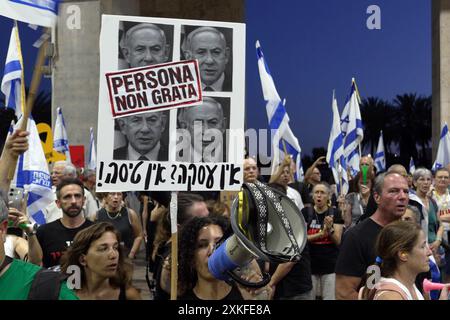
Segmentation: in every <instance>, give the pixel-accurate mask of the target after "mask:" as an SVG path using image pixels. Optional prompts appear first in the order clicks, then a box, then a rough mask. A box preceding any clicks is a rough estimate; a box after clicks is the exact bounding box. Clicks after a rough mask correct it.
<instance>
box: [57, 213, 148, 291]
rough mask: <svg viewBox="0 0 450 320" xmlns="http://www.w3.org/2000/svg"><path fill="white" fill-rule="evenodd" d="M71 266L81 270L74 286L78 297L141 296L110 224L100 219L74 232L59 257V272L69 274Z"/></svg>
mask: <svg viewBox="0 0 450 320" xmlns="http://www.w3.org/2000/svg"><path fill="white" fill-rule="evenodd" d="M73 266H77V267H78V268H79V270H80V272H81V274H80V276H81V281H80V287H79V288H74V290H75V293H76V294H77V296H78V297H79V298H80V299H81V300H141V295H140V293H139V292H138V291H137V290H136V289H135V288H134V287H132V286H131V279H132V267H131V265H130V264H127V263H126V262H125V256H124V254H123V250H122V248H121V247H120V234H119V232H118V231H117V230H116V229H115V228H114V226H113V225H112V224H110V223H107V222H100V223H96V224H94V225H92V226H90V227H88V228H86V229H84V230H82V231H80V232H78V234H77V235H76V236H75V239H74V241H73V243H72V245H71V246H70V247H69V249H68V250H67V251H66V252H65V254H64V256H63V258H62V267H61V271H62V273H63V274H66V273H67V274H73V270H72V269H69V267H71V268H73Z"/></svg>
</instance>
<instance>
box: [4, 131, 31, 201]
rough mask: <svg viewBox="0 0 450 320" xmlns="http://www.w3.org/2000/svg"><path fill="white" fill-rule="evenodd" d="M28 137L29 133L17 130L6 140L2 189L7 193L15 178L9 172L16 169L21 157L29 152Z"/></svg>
mask: <svg viewBox="0 0 450 320" xmlns="http://www.w3.org/2000/svg"><path fill="white" fill-rule="evenodd" d="M28 135H29V133H28V132H27V131H23V130H19V129H17V130H15V131H14V133H13V134H12V135H10V136H8V137H7V138H6V141H5V146H4V147H3V151H2V155H1V158H0V188H1V189H2V190H4V191H5V192H8V190H9V186H10V184H11V180H12V178H13V177H10V174H9V171H10V170H13V169H14V168H13V167H14V166H15V165H16V163H17V158H18V157H19V155H20V154H22V153H24V152H25V151H27V150H28V138H27V136H28Z"/></svg>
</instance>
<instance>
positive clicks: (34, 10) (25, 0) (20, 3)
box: [0, 0, 60, 28]
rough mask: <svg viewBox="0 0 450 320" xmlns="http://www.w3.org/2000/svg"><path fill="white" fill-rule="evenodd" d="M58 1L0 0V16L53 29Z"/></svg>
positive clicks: (56, 16)
mask: <svg viewBox="0 0 450 320" xmlns="http://www.w3.org/2000/svg"><path fill="white" fill-rule="evenodd" d="M59 2H60V0H0V16H5V17H8V18H11V19H13V20H19V21H22V22H26V23H31V24H36V25H39V26H43V27H49V28H53V27H54V26H55V24H56V20H57V18H58V5H59Z"/></svg>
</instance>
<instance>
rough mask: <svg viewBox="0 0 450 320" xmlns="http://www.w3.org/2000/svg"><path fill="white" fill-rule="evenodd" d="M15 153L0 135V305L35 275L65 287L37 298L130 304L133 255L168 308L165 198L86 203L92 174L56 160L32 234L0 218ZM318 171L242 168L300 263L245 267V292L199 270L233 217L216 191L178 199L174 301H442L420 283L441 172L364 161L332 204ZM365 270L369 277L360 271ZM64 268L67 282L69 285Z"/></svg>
mask: <svg viewBox="0 0 450 320" xmlns="http://www.w3.org/2000/svg"><path fill="white" fill-rule="evenodd" d="M27 147H28V145H27V133H26V132H23V131H20V130H19V131H17V132H16V133H14V134H12V135H11V136H10V137H8V139H7V141H6V143H5V150H4V152H3V153H2V157H1V159H0V176H1V177H2V179H1V180H0V187H1V188H2V190H3V192H2V197H0V198H1V199H0V239H1V241H0V242H1V245H0V299H27V298H28V299H31V298H33V296H34V295H35V294H36V293H35V292H34V291H35V290H34V289H32V287H33V286H32V283H33V281H34V280H35V278H38V277H42V274H44V275H45V276H47V277H48V276H50V277H51V276H54V275H58V277H59V278H58V279H66V280H61V281H60V283H59V285H58V287H57V288H56V289H55V288H52V287H48V288H47V289H43V290H41V292H40V293H39V294H41V295H42V294H44V298H48V299H50V298H56V299H88V300H133V299H141V293H140V291H139V289H137V288H135V287H134V286H133V281H132V279H133V269H134V265H133V262H134V259H135V258H136V255H137V254H138V253H139V252H145V259H146V260H147V272H148V274H149V281H148V283H149V288H150V291H151V298H152V299H155V300H167V299H169V298H170V294H171V292H170V290H171V269H170V266H171V264H172V261H171V260H172V258H171V239H172V238H171V219H170V212H169V206H170V205H169V203H170V193H168V192H154V191H147V192H143V191H142V192H137V191H128V192H125V191H124V192H108V193H98V192H96V191H95V172H92V171H86V172H84V174H82V175H81V176H80V175H79V172H78V171H77V170H76V169H75V167H74V166H73V165H72V164H71V163H68V162H58V163H55V164H53V166H52V168H51V171H52V182H53V187H54V192H55V196H56V201H55V203H52V204H51V205H50V206H49V207H48V208H46V209H45V210H44V214H45V215H46V218H47V223H46V224H44V225H41V226H37V225H36V224H32V223H30V219H29V218H28V217H27V214H26V212H25V211H26V210H24V208H22V209H18V208H9V209H8V208H7V203H8V202H7V199H6V193H5V192H4V191H5V190H9V188H10V182H11V181H10V178H8V175H7V174H6V172H7V171H8V170H9V167H10V166H12V165H13V163H14V161H15V160H16V159H17V157H18V155H19V154H20V153H22V152H24V151H25V150H26V149H27ZM324 164H325V161H324V158H323V157H320V158H319V159H317V160H316V161H315V162H314V163H313V165H312V166H311V167H310V168H308V170H307V171H306V174H305V180H304V181H303V182H298V181H294V178H293V177H294V166H293V165H292V162H291V160H290V158H286V159H284V161H283V162H282V163H281V165H280V166H279V167H278V169H277V170H275V172H274V173H273V174H272V176H270V177H269V178H268V179H264V178H263V177H262V176H260V175H259V170H258V167H257V162H256V161H255V159H252V158H247V159H245V160H244V168H243V169H244V182H245V183H249V184H252V183H254V182H255V181H256V180H259V181H260V182H263V183H267V186H269V187H270V188H273V189H275V190H277V193H279V194H284V195H285V196H286V197H287V198H289V199H290V200H291V201H292V203H293V204H294V205H295V207H296V208H297V209H296V210H297V212H298V214H299V215H301V216H302V217H303V219H304V221H305V222H306V226H305V236H306V238H307V241H306V245H305V247H304V248H303V249H302V252H301V259H300V260H298V261H290V262H285V263H273V262H264V261H262V260H260V259H258V257H255V259H254V260H252V261H251V262H250V264H249V265H251V267H249V268H248V269H249V270H250V274H247V279H246V280H250V279H253V280H255V281H258V280H260V279H261V278H262V274H263V273H265V272H268V273H269V274H270V276H271V279H270V281H269V282H268V283H267V284H266V285H265V286H264V287H263V288H260V289H256V290H255V289H252V288H248V287H245V286H242V285H241V284H238V283H236V282H233V281H223V280H219V279H216V278H214V277H213V276H212V274H211V273H210V271H209V269H208V259H209V258H210V256H211V255H212V253H213V252H214V250H215V248H216V247H217V245H218V244H219V243H221V242H222V241H223V240H224V239H225V238H226V237H228V236H229V235H230V234H231V233H232V229H231V226H230V216H231V215H232V214H233V213H232V210H233V209H232V208H231V207H230V206H229V204H227V203H225V202H223V201H221V198H220V193H217V192H215V193H214V192H196V193H194V192H179V193H178V196H177V198H178V207H177V210H178V211H177V223H178V226H177V227H178V230H179V237H178V285H177V291H178V292H177V293H176V295H177V296H178V299H186V300H230V299H232V300H242V299H261V297H262V299H290V300H292V299H293V300H313V299H326V300H334V299H377V300H383V299H390V300H392V299H395V300H399V299H404V300H422V299H447V294H448V290H447V286H444V288H443V289H442V290H441V292H433V291H431V292H430V293H428V292H427V290H424V288H423V287H422V283H423V280H424V279H430V280H432V281H433V282H445V281H448V279H449V277H450V245H449V243H448V241H449V236H448V233H449V231H450V227H449V226H450V195H449V188H450V171H449V169H447V168H440V169H438V170H437V171H436V172H434V174H433V173H432V172H431V171H430V170H428V169H426V168H418V169H417V170H415V172H414V173H412V174H408V173H407V171H406V170H405V168H403V167H402V166H401V165H398V164H397V165H393V166H391V167H390V168H389V169H388V170H387V172H385V173H377V172H376V170H375V169H374V165H373V160H372V158H371V157H370V156H365V157H362V158H361V161H360V165H361V166H367V167H368V170H364V172H365V174H364V175H362V174H357V175H356V176H355V177H353V179H352V180H351V181H350V184H351V187H350V192H349V193H348V194H347V195H341V194H337V192H336V188H335V186H334V181H323V180H322V176H323V175H322V172H321V169H322V170H324V168H325V166H324ZM2 173H3V174H4V175H2ZM408 178H409V179H408ZM409 181H410V182H409ZM131 197H134V199H135V200H136V202H137V203H138V204H139V206H138V207H136V204H132V202H131V201H129V199H128V198H131ZM25 209H26V208H25ZM251 214H256V212H252V213H251ZM142 243H144V247H145V248H142V247H143V246H142ZM374 268H375V269H376V268H378V269H379V270H380V273H379V274H380V277H379V279H378V278H377V277H376V276H374V275H376V274H377V273H376V272H374V273H371V272H370V271H371V270H372V271H373V270H374ZM74 270H75V272H78V273H79V274H78V276H79V277H78V278H77V281H75V282H74V283H72V282H70V280H71V278H70V275H72V273H73V272H74ZM61 275H65V276H64V277H62V276H61ZM371 284H372V285H371ZM45 290H47V291H45ZM55 290H56V291H55ZM42 292H44V293H42ZM55 292H56V294H55ZM261 293H264V295H261Z"/></svg>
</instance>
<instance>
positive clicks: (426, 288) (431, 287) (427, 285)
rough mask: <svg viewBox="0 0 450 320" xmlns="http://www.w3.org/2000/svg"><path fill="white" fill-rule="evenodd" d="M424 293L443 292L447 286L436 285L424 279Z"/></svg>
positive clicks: (442, 284)
mask: <svg viewBox="0 0 450 320" xmlns="http://www.w3.org/2000/svg"><path fill="white" fill-rule="evenodd" d="M422 286H423V291H425V292H430V291H433V290H442V289H443V288H444V287H445V286H446V284H444V283H435V282H431V281H430V280H428V279H423V285H422Z"/></svg>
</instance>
